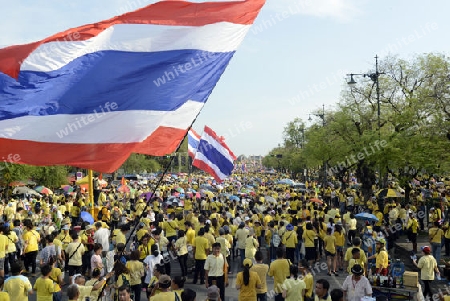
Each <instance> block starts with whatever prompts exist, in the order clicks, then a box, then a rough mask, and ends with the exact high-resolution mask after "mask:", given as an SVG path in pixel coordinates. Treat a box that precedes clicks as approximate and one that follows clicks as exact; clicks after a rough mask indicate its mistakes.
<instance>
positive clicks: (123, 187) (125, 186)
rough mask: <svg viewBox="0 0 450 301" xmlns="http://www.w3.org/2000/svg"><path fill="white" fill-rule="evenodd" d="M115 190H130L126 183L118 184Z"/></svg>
mask: <svg viewBox="0 0 450 301" xmlns="http://www.w3.org/2000/svg"><path fill="white" fill-rule="evenodd" d="M117 191H119V192H130V187H128V186H127V185H120V186H119V188H117Z"/></svg>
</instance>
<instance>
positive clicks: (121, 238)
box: [114, 231, 127, 246]
mask: <svg viewBox="0 0 450 301" xmlns="http://www.w3.org/2000/svg"><path fill="white" fill-rule="evenodd" d="M114 238H115V240H116V246H117V245H118V244H121V243H122V244H126V242H127V238H126V237H125V234H123V232H122V231H119V232H117V234H116V236H115V237H114Z"/></svg>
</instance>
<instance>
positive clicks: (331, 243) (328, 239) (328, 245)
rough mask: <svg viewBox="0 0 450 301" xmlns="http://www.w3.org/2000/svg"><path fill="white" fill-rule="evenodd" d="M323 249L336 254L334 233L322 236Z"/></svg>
mask: <svg viewBox="0 0 450 301" xmlns="http://www.w3.org/2000/svg"><path fill="white" fill-rule="evenodd" d="M323 242H324V243H325V250H326V251H328V252H330V253H331V254H336V237H335V236H334V235H327V236H325V237H324V239H323Z"/></svg>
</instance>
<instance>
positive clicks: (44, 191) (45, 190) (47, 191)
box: [34, 186, 53, 194]
mask: <svg viewBox="0 0 450 301" xmlns="http://www.w3.org/2000/svg"><path fill="white" fill-rule="evenodd" d="M34 190H36V191H37V192H39V193H42V194H53V191H51V190H50V189H48V188H47V187H45V186H37V187H35V188H34Z"/></svg>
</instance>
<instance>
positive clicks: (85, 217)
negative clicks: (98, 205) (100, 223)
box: [81, 211, 94, 225]
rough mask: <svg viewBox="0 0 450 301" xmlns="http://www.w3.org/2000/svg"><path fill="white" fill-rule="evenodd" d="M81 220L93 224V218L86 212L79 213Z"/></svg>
mask: <svg viewBox="0 0 450 301" xmlns="http://www.w3.org/2000/svg"><path fill="white" fill-rule="evenodd" d="M81 219H82V220H84V221H85V222H88V223H89V224H91V225H92V224H93V223H94V218H93V217H92V215H91V214H90V213H89V212H87V211H82V212H81Z"/></svg>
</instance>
